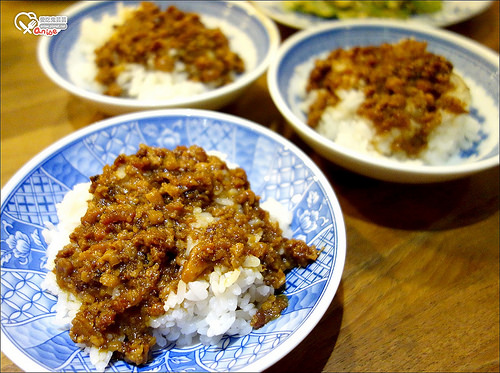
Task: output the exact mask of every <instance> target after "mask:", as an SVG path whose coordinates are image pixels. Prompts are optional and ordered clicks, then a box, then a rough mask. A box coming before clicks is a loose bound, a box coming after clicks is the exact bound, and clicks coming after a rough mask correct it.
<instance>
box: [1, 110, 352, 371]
mask: <svg viewBox="0 0 500 373" xmlns="http://www.w3.org/2000/svg"><path fill="white" fill-rule="evenodd" d="M141 143H145V144H148V145H150V146H160V147H165V148H169V149H172V148H173V147H175V146H177V145H191V144H197V145H199V146H202V147H203V148H204V149H206V150H217V151H220V152H223V153H226V154H227V155H228V158H227V160H228V161H230V162H233V163H236V164H238V165H239V166H241V167H243V168H244V169H245V170H246V172H247V175H248V178H249V180H250V182H251V186H252V189H253V190H254V191H255V192H256V193H257V194H258V195H260V196H261V197H262V200H265V199H267V198H270V197H273V198H275V199H276V200H278V201H279V202H281V203H282V204H284V205H285V206H288V208H289V209H290V210H291V211H293V222H292V227H291V228H292V231H293V236H294V237H296V238H300V239H304V240H305V241H306V242H308V243H309V244H314V245H316V246H317V247H321V248H324V251H323V252H322V253H321V255H320V256H319V258H318V260H317V261H316V262H315V263H313V264H311V265H310V266H308V267H307V268H303V269H295V270H293V271H292V272H290V273H289V274H288V276H287V282H286V293H287V295H288V297H289V307H288V308H287V309H286V310H285V312H284V314H283V315H282V316H281V317H280V318H278V319H277V320H275V321H273V322H270V323H269V324H267V325H265V326H264V327H263V328H261V329H258V330H255V331H253V332H252V333H251V334H249V335H247V336H244V337H240V338H234V337H226V338H224V339H223V340H222V342H221V344H220V345H217V346H203V345H195V346H192V347H189V348H176V347H175V346H172V347H170V348H167V349H158V350H156V351H154V353H153V359H152V361H151V362H150V363H149V364H147V365H144V366H141V367H136V366H131V365H128V364H126V363H124V362H123V361H115V362H113V363H112V365H110V366H109V367H108V370H109V371H127V372H130V371H161V372H178V371H198V372H200V371H224V372H225V371H242V370H245V371H262V370H264V369H266V368H267V367H269V366H271V365H272V364H273V363H275V362H276V361H278V360H279V359H280V358H282V357H283V356H285V355H286V354H287V353H288V352H290V351H291V350H292V349H293V348H294V347H295V346H296V345H297V344H298V343H299V342H300V341H301V340H302V339H303V338H305V336H306V335H307V334H308V333H309V332H310V331H311V330H312V329H313V328H314V326H315V325H316V324H317V323H318V322H319V320H320V319H321V317H322V316H323V314H324V312H325V311H326V309H327V308H328V306H329V304H330V303H331V301H332V299H333V297H334V295H335V292H336V290H337V287H338V285H339V282H340V279H341V275H342V270H343V266H344V261H345V254H346V236H345V227H344V221H343V217H342V213H341V210H340V207H339V204H338V201H337V198H336V196H335V194H334V191H333V190H332V188H331V186H330V184H329V182H328V181H327V179H326V178H325V176H324V175H323V174H322V172H321V171H320V170H319V169H318V167H317V166H316V165H315V164H314V163H313V162H312V161H311V160H310V159H309V158H308V157H307V156H306V155H305V154H304V153H303V152H302V151H301V150H300V149H298V148H297V147H296V146H295V145H293V144H291V143H290V142H288V140H286V139H284V138H282V137H281V136H279V135H277V134H276V133H274V132H272V131H270V130H268V129H266V128H264V127H262V126H260V125H258V124H255V123H253V122H249V121H247V120H244V119H240V118H237V117H234V116H230V115H227V114H221V113H216V112H210V111H203V110H194V109H192V110H190V109H170V110H162V111H149V112H141V113H135V114H128V115H124V116H121V117H115V118H111V119H108V120H104V121H102V122H99V123H96V124H94V125H91V126H88V127H86V128H84V129H83V130H80V131H78V132H75V133H74V134H72V135H70V136H68V137H66V138H64V139H62V140H60V141H58V142H57V143H55V144H54V145H52V146H51V147H49V148H47V149H46V150H45V151H43V152H42V153H40V154H39V155H37V156H36V157H35V158H34V159H33V160H31V161H30V162H29V163H27V164H26V165H25V166H24V167H23V168H22V169H21V170H20V171H19V172H18V173H17V174H16V175H15V176H14V177H13V178H12V179H11V180H10V181H9V182H8V183H7V185H6V186H5V187H4V188H3V190H2V202H1V230H2V235H1V237H2V238H1V261H2V262H1V264H2V265H1V275H2V276H1V309H2V319H1V320H2V322H1V332H2V351H3V352H4V353H5V354H6V355H7V356H9V358H10V359H11V360H13V362H14V363H16V364H17V365H19V367H21V368H22V369H24V370H27V371H58V372H74V371H92V370H93V367H92V366H91V364H90V361H89V358H88V357H87V356H85V354H83V353H82V352H81V350H80V349H79V348H78V347H76V346H75V344H74V343H73V342H72V341H71V339H70V338H69V335H68V331H62V330H60V329H57V327H56V326H55V325H54V323H53V319H54V315H55V311H54V305H55V304H56V299H55V298H54V297H53V296H52V295H51V294H48V293H46V292H44V291H43V290H42V289H41V287H40V285H41V282H42V280H43V278H44V276H45V273H46V270H45V268H44V264H45V261H46V255H45V250H46V244H45V242H44V240H43V238H42V235H41V232H42V230H43V229H44V225H45V224H46V222H51V223H54V224H57V222H58V221H57V214H56V208H55V205H56V203H58V202H60V201H61V200H62V198H63V196H64V195H65V194H66V193H67V192H68V191H69V190H70V189H72V187H73V186H74V185H75V184H77V183H81V182H86V181H88V180H89V177H90V176H93V175H96V174H99V173H101V172H102V167H103V166H104V165H105V164H109V163H111V162H113V161H114V159H115V158H116V156H117V155H118V154H120V153H126V154H132V153H135V152H136V151H137V149H138V146H139V144H141Z"/></svg>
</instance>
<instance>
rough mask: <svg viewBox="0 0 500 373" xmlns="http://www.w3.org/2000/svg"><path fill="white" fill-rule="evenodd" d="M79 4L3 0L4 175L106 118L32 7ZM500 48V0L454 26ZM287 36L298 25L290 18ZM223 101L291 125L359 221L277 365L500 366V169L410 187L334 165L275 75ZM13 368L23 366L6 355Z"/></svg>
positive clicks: (283, 128) (349, 225)
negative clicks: (18, 20) (324, 299)
mask: <svg viewBox="0 0 500 373" xmlns="http://www.w3.org/2000/svg"><path fill="white" fill-rule="evenodd" d="M70 4H71V2H65V1H45V2H28V1H22V2H21V1H2V2H1V27H2V29H1V40H2V44H1V54H2V57H1V61H2V62H1V69H2V70H1V87H2V88H1V89H2V91H1V104H2V105H1V157H2V158H1V172H2V173H1V184H2V186H3V185H5V183H6V182H7V181H8V179H9V178H10V177H11V176H12V175H13V174H14V173H15V172H16V171H17V170H18V169H19V168H20V167H21V166H22V165H23V164H24V163H25V162H27V161H28V160H29V159H31V158H32V157H33V156H34V155H36V154H37V153H38V152H40V151H41V150H43V149H44V148H45V147H47V146H48V145H50V144H52V143H53V142H55V141H56V140H58V139H60V138H62V137H63V136H65V135H67V134H70V133H71V132H73V131H75V130H77V129H80V128H82V127H85V126H87V125H89V124H90V123H92V122H94V121H96V120H98V119H102V118H103V117H105V116H104V115H103V114H102V113H99V112H97V111H96V110H94V109H92V108H90V107H88V106H86V105H85V104H84V103H83V102H82V101H80V100H79V99H77V98H75V97H72V96H71V95H70V94H68V93H67V92H65V91H64V90H62V89H60V88H58V87H57V86H56V85H55V84H54V83H52V82H51V81H50V80H49V79H48V78H47V77H46V76H45V75H44V74H43V72H42V71H41V69H40V67H39V65H38V63H37V59H36V45H37V41H38V38H39V37H38V36H33V35H24V34H22V33H21V32H20V31H19V30H17V29H16V28H15V27H14V23H13V20H14V17H15V16H16V14H17V13H18V12H21V11H32V12H35V13H36V14H37V15H55V14H60V13H61V12H62V11H63V10H64V9H65V8H66V7H67V6H68V5H70ZM447 29H448V30H451V31H453V32H457V33H459V34H462V35H465V36H468V37H470V38H472V39H474V40H476V41H478V42H479V43H481V44H484V45H486V46H487V47H489V48H491V49H493V50H495V51H497V52H498V50H499V37H498V34H499V4H498V2H497V1H493V3H492V5H491V7H490V8H488V9H487V10H486V11H485V12H484V13H482V14H480V15H477V16H475V17H474V18H472V19H470V20H467V21H465V22H462V23H460V24H457V25H454V26H451V27H448V28H447ZM280 31H281V32H282V36H283V38H286V37H287V36H289V35H290V34H292V33H293V32H295V30H292V29H288V28H285V27H281V26H280ZM221 111H223V112H227V113H231V114H235V115H238V116H240V117H244V118H247V119H250V120H253V121H255V122H258V123H260V124H262V125H264V126H267V127H270V128H272V129H273V130H275V131H277V132H279V133H281V134H282V135H284V136H285V137H287V138H289V139H290V140H292V141H293V142H296V143H297V144H298V145H299V146H300V147H301V148H302V149H304V150H305V151H306V152H307V153H308V154H309V155H310V156H311V158H312V159H313V160H314V161H315V162H316V163H317V164H318V165H319V167H320V168H321V169H322V170H323V171H324V173H325V174H326V176H327V177H328V179H329V180H330V182H331V184H332V186H333V188H334V190H335V193H336V194H337V196H338V199H339V201H340V205H341V208H342V210H343V213H344V216H345V224H346V230H347V258H346V263H345V269H344V273H343V277H342V281H341V283H340V286H339V289H338V291H337V294H336V295H335V298H334V300H333V302H332V304H331V306H330V307H329V308H328V310H327V312H326V314H325V315H324V317H323V318H322V320H321V321H320V322H319V324H318V325H317V327H316V328H315V329H314V330H313V331H312V332H311V333H310V334H309V335H308V336H307V337H306V338H305V339H304V341H303V342H302V343H301V344H300V345H299V346H298V347H296V348H295V349H294V350H293V351H291V352H290V353H289V354H288V355H287V356H286V357H285V358H283V359H282V360H281V361H280V362H278V363H277V364H275V365H274V366H273V367H271V368H270V369H269V370H268V371H269V372H280V371H287V372H302V371H304V372H305V371H307V372H320V371H328V372H332V371H349V372H352V371H385V372H389V371H469V372H470V371H491V372H493V371H499V368H500V367H499V228H498V227H499V198H498V195H499V170H498V167H496V168H494V169H491V170H489V171H486V172H483V173H480V174H478V175H475V176H472V177H467V178H464V179H461V180H457V181H452V182H445V183H438V184H429V185H399V184H393V183H386V182H382V181H377V180H373V179H369V178H365V177H362V176H359V175H356V174H354V173H351V172H349V171H346V170H344V169H341V168H340V167H338V166H336V165H334V164H332V163H331V162H328V161H326V160H324V159H322V158H321V157H320V156H319V155H317V154H315V153H314V152H313V151H312V150H311V149H310V148H309V147H308V146H306V145H305V144H304V143H302V142H301V141H300V140H299V139H298V138H297V136H296V135H295V134H294V133H293V131H292V130H291V129H290V128H289V127H288V126H287V125H286V124H285V121H284V119H283V118H282V116H281V115H280V114H279V112H278V111H277V109H276V108H275V106H274V104H273V102H272V100H271V97H270V95H269V93H268V91H267V86H266V81H265V78H264V77H262V78H261V79H259V80H258V81H257V82H256V83H255V84H253V85H252V86H251V87H250V88H249V91H248V92H247V93H246V94H245V95H244V96H243V97H242V98H241V99H239V100H238V101H236V102H234V103H233V104H231V105H229V106H227V107H225V108H223V109H222V110H221ZM1 369H2V371H3V372H18V371H20V369H19V368H18V367H17V366H16V365H15V362H14V363H13V362H11V361H10V360H9V359H8V358H7V357H6V356H5V355H4V354H3V353H2V361H1Z"/></svg>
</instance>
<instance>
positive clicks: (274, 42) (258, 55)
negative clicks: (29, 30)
mask: <svg viewBox="0 0 500 373" xmlns="http://www.w3.org/2000/svg"><path fill="white" fill-rule="evenodd" d="M156 3H158V5H159V6H160V8H162V9H165V8H166V7H168V6H169V5H174V6H176V7H177V8H179V9H180V10H182V11H184V12H192V13H197V14H199V15H200V16H201V17H202V19H203V17H204V16H205V17H209V18H211V19H215V20H216V21H217V22H218V20H220V23H218V24H220V25H221V28H222V29H223V30H224V28H223V25H224V24H227V25H229V28H230V30H237V31H238V32H237V33H234V34H233V35H231V34H229V35H226V36H227V37H228V38H229V40H230V42H231V39H232V38H233V39H234V38H235V35H236V34H241V35H246V37H245V39H247V40H246V41H245V43H244V44H245V51H246V52H245V54H247V53H251V56H250V58H249V59H250V61H249V62H250V63H249V64H248V66H247V70H246V71H245V72H244V73H243V74H241V75H240V76H239V77H238V78H237V79H235V80H234V81H233V82H232V83H230V84H228V85H225V86H223V87H219V88H216V89H213V90H211V91H206V92H203V93H198V94H195V95H192V96H184V97H181V96H179V97H175V98H169V99H166V100H145V99H134V98H120V97H111V96H106V95H103V94H101V93H99V92H98V91H97V90H95V89H92V88H89V86H86V87H84V86H83V84H82V82H78V83H75V80H76V79H71V77H70V73H69V69H68V60H69V56H70V53H71V51H72V49H73V48H74V46H75V43H76V42H77V40H78V39H79V37H80V28H81V24H82V21H83V20H85V19H87V18H92V19H94V20H95V21H96V20H100V19H102V17H103V15H105V14H109V15H114V14H116V12H117V8H118V2H113V1H108V2H95V1H88V2H77V4H75V5H73V6H71V7H69V8H68V9H66V10H65V11H63V12H62V13H61V15H64V16H67V17H68V26H67V29H66V30H63V31H60V32H59V33H58V34H57V35H55V36H51V37H43V38H40V42H39V45H38V61H39V63H40V65H41V67H42V69H43V71H44V72H45V73H46V74H47V76H48V77H49V78H50V79H51V80H53V81H54V82H55V83H56V84H57V85H59V86H60V87H61V88H64V89H65V90H67V91H69V92H70V93H72V94H73V95H75V96H77V97H79V98H81V99H83V100H85V101H88V102H90V103H91V104H93V105H95V106H97V107H98V108H99V109H100V110H102V111H104V112H106V113H109V114H119V113H125V112H132V111H138V110H147V109H158V108H174V107H189V108H202V109H218V108H220V107H222V106H224V105H226V104H228V103H230V102H231V101H232V100H234V99H235V98H237V97H238V96H239V95H240V94H241V93H242V92H243V91H244V90H245V88H247V87H248V86H249V85H250V84H251V83H253V82H254V81H255V80H256V79H257V78H259V77H260V76H261V75H262V74H263V73H265V71H266V69H267V67H268V66H269V63H270V62H271V60H272V58H273V57H274V56H275V54H276V51H277V50H278V46H279V43H280V36H279V31H278V29H277V27H276V25H275V23H274V22H273V21H272V20H271V19H270V18H268V17H267V16H265V15H263V14H262V13H260V12H258V11H256V9H255V8H254V7H252V6H251V5H249V4H246V3H245V2H226V1H158V2H156ZM139 4H140V1H127V2H125V5H126V6H127V7H130V6H139ZM208 27H214V26H208ZM238 40H239V39H238ZM246 42H248V44H250V45H248V46H247V45H246V44H247V43H246ZM239 48H241V46H239ZM72 58H74V57H72ZM77 60H78V61H86V59H85V58H84V57H83V56H78V57H77Z"/></svg>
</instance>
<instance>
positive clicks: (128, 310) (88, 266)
mask: <svg viewBox="0 0 500 373" xmlns="http://www.w3.org/2000/svg"><path fill="white" fill-rule="evenodd" d="M91 181H92V183H91V187H90V192H91V193H92V199H91V200H90V201H89V203H88V209H87V212H86V214H85V215H84V216H83V217H82V218H81V224H80V225H79V226H78V227H77V228H76V229H75V230H74V232H73V233H72V234H71V236H70V243H69V244H68V245H67V246H65V247H64V248H63V249H62V250H61V251H60V252H59V253H58V254H57V257H56V260H55V264H56V267H55V270H54V271H55V273H56V277H57V282H58V285H59V286H60V287H61V288H62V289H63V290H66V291H69V292H71V293H73V294H75V295H76V297H77V298H78V299H79V300H80V301H81V302H82V306H81V308H80V310H79V311H78V313H77V315H76V317H75V318H74V320H73V322H72V328H71V330H70V336H71V338H72V339H73V340H74V341H75V342H77V343H83V344H86V345H88V346H94V347H98V348H100V349H103V350H110V351H115V352H116V354H117V356H118V357H121V358H124V359H126V360H127V361H130V362H133V363H136V364H141V363H145V362H146V361H147V360H148V356H149V352H150V350H151V347H152V346H153V345H154V344H155V338H154V337H153V336H152V335H151V330H150V328H149V326H148V322H149V320H150V318H151V317H155V316H160V315H162V314H164V313H165V310H164V307H163V305H164V301H165V300H166V298H167V296H168V295H169V293H170V291H176V289H177V284H178V282H179V280H180V279H182V280H183V281H184V282H189V281H193V280H196V279H198V278H200V277H203V276H204V275H205V274H208V273H210V272H211V271H212V270H213V268H214V266H215V265H224V266H226V267H227V268H229V269H233V268H237V267H239V266H241V265H242V263H243V262H244V260H245V258H246V257H247V256H248V255H253V256H255V257H257V258H259V259H260V261H261V264H262V268H263V276H264V279H265V281H266V283H267V284H268V285H272V286H273V287H274V288H275V289H280V288H282V287H283V285H284V283H285V272H286V271H288V270H289V269H291V268H293V267H296V266H306V265H307V264H308V263H310V262H311V261H313V260H315V259H316V257H317V255H318V252H317V250H316V249H315V248H314V247H309V246H307V245H306V243H304V242H303V241H300V240H295V239H287V238H284V237H283V236H282V232H281V229H280V228H279V226H278V224H277V223H275V222H272V221H270V219H269V214H268V212H266V211H265V210H263V209H262V208H260V205H259V197H258V196H256V195H255V194H254V192H252V190H251V189H250V184H249V181H248V180H247V176H246V173H245V171H244V170H243V169H241V168H236V169H230V168H228V167H227V165H226V163H225V162H223V161H222V160H220V159H219V158H217V157H215V156H210V155H207V153H206V152H205V151H204V150H203V149H202V148H200V147H197V146H191V147H184V146H180V147H177V148H175V149H174V150H172V151H170V150H166V149H162V148H153V147H148V146H145V145H141V147H140V149H139V151H138V152H137V153H136V154H133V155H128V156H126V155H120V156H118V157H117V159H116V160H115V162H114V163H113V164H112V165H106V166H105V167H104V169H103V173H102V174H100V175H98V176H95V177H92V178H91ZM200 213H208V214H210V215H211V216H212V217H213V221H211V222H209V223H208V224H206V225H205V226H204V227H200V226H199V224H196V222H197V221H198V220H199V216H200ZM188 237H190V238H191V239H192V240H194V241H195V242H196V243H197V244H196V245H195V246H194V247H192V248H191V249H190V250H188ZM256 237H257V238H256ZM188 251H189V252H188ZM262 306H263V309H261V310H259V311H258V314H257V315H256V316H255V317H254V320H252V326H254V327H255V328H258V327H260V326H262V325H264V324H265V323H266V322H268V321H269V320H272V319H273V318H276V317H277V316H279V314H281V311H282V310H283V309H284V308H285V307H286V297H285V298H283V297H281V296H280V297H276V298H274V296H272V298H271V299H269V300H268V301H266V302H265V303H264V304H263V305H262Z"/></svg>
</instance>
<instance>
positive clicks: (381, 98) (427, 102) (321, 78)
mask: <svg viewBox="0 0 500 373" xmlns="http://www.w3.org/2000/svg"><path fill="white" fill-rule="evenodd" d="M457 79H459V78H458V77H457V76H456V75H455V74H454V73H453V65H452V63H451V62H449V61H448V60H446V59H445V58H444V57H442V56H438V55H435V54H433V53H430V52H428V51H427V43H425V42H419V41H415V40H411V39H408V40H402V41H401V42H399V43H397V44H388V43H384V44H382V45H380V46H368V47H354V48H350V49H336V50H333V51H331V52H330V54H329V55H328V56H327V58H325V59H320V60H317V61H315V67H314V69H313V70H312V71H311V73H310V76H309V80H308V83H307V88H306V89H307V91H308V92H309V91H312V90H318V96H317V98H316V100H315V101H314V102H313V103H312V104H311V106H310V108H309V113H308V124H309V125H310V126H312V127H316V126H317V125H318V123H319V122H320V120H321V116H322V114H323V112H324V110H325V109H326V108H327V107H329V106H335V105H336V104H337V103H338V102H339V96H338V95H337V93H336V91H337V90H339V89H343V90H350V89H355V90H361V91H362V92H363V93H364V95H365V100H364V102H363V103H362V104H361V105H360V107H359V108H358V110H357V114H358V115H360V116H362V117H365V118H367V119H369V120H370V121H371V122H372V123H373V124H374V127H375V130H376V133H377V134H378V135H383V134H385V133H387V132H390V131H391V130H392V129H394V128H397V129H399V130H401V134H400V136H399V137H398V138H397V139H396V141H394V142H393V144H392V149H393V150H394V151H399V150H403V151H404V152H406V153H407V154H408V155H409V156H415V155H418V153H419V152H420V151H422V150H423V149H425V147H426V146H427V140H428V136H429V134H430V133H431V132H432V130H433V129H434V128H436V127H437V126H439V125H440V124H441V122H442V117H443V115H442V114H443V111H446V112H449V113H453V114H462V113H467V104H466V103H465V102H463V101H462V100H460V99H459V98H457V97H454V90H455V89H456V88H457V87H456V86H455V82H456V81H457Z"/></svg>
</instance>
